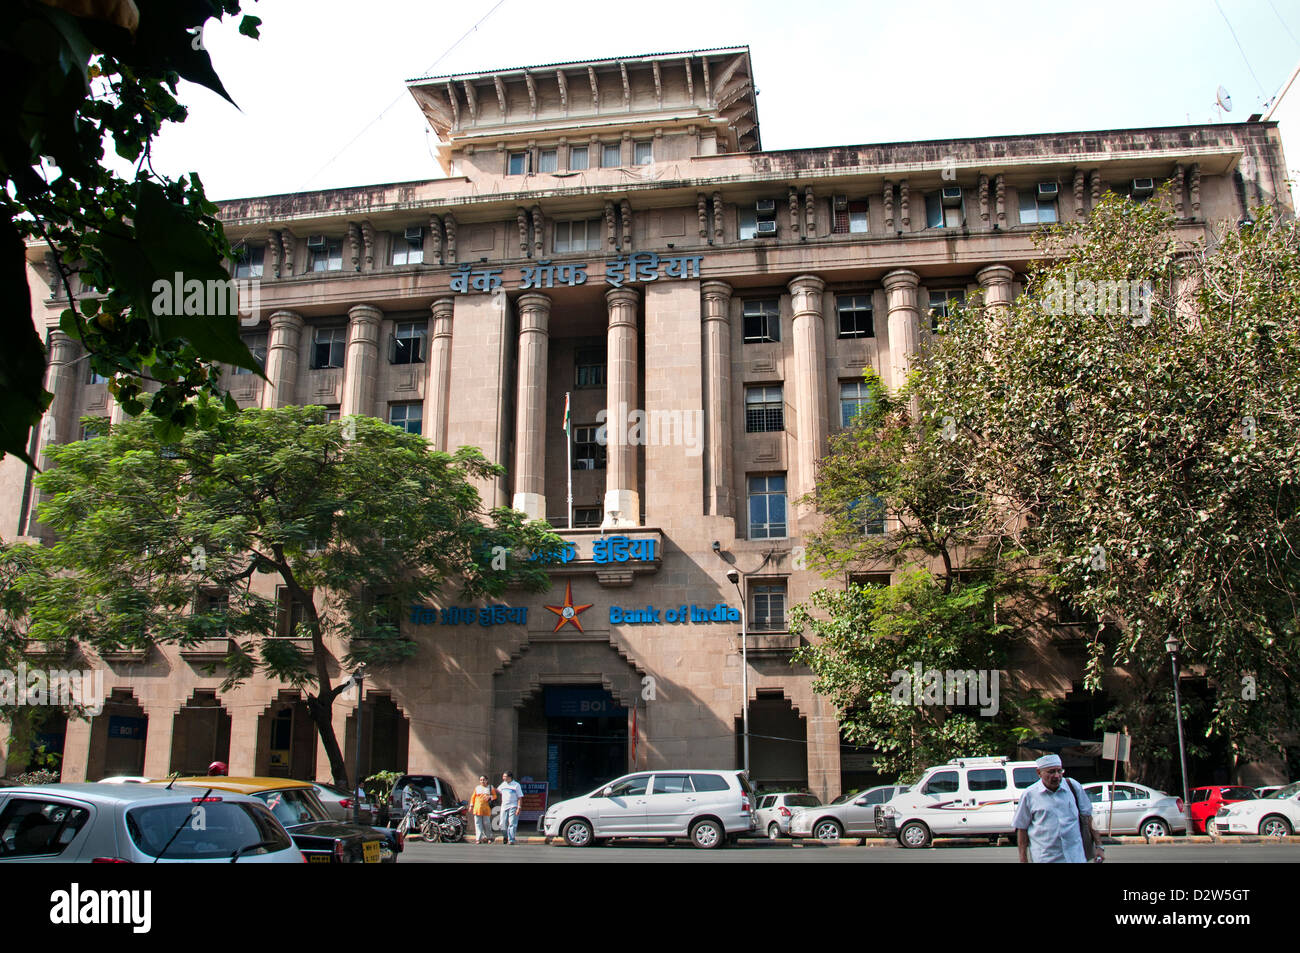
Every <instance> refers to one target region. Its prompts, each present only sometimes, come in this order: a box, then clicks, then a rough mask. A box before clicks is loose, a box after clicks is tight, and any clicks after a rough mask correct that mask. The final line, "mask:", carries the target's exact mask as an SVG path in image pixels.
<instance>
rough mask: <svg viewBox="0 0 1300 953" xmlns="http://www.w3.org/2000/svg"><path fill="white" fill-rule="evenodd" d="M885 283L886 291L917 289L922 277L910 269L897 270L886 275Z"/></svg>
mask: <svg viewBox="0 0 1300 953" xmlns="http://www.w3.org/2000/svg"><path fill="white" fill-rule="evenodd" d="M883 281H884V285H885V290H886V291H893V290H894V289H895V288H916V287H917V286H918V285H920V283H921V276H920V275H918V274H917V273H916V272H914V271H912V269H910V268H896V269H894V270H893V271H891V272H890V273H889V274H887V275H885V277H884V279H883Z"/></svg>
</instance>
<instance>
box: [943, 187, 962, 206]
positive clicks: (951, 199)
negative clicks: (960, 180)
mask: <svg viewBox="0 0 1300 953" xmlns="http://www.w3.org/2000/svg"><path fill="white" fill-rule="evenodd" d="M943 204H944V206H945V207H946V208H958V207H960V206H961V188H960V187H958V186H954V185H950V186H946V187H945V188H944V190H943Z"/></svg>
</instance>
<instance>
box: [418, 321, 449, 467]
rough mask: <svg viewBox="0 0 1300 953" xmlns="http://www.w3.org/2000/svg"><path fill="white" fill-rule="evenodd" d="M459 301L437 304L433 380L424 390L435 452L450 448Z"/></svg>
mask: <svg viewBox="0 0 1300 953" xmlns="http://www.w3.org/2000/svg"><path fill="white" fill-rule="evenodd" d="M455 307H456V302H455V300H454V299H452V298H439V299H438V300H437V301H435V302H434V303H433V336H432V338H431V339H430V342H429V379H428V382H427V383H426V385H425V389H424V395H425V397H424V404H425V417H426V418H427V420H428V430H427V434H426V435H427V436H428V438H429V440H430V441H431V442H432V443H433V449H435V450H446V449H447V406H448V404H449V402H450V400H451V316H452V313H453V312H454V311H455Z"/></svg>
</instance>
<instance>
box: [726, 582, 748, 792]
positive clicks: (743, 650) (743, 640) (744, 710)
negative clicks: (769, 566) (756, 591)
mask: <svg viewBox="0 0 1300 953" xmlns="http://www.w3.org/2000/svg"><path fill="white" fill-rule="evenodd" d="M727 579H728V580H729V581H730V582H731V584H732V585H733V586H735V587H736V592H737V593H739V595H740V691H741V693H742V697H743V700H742V702H741V709H740V712H741V715H740V717H741V726H742V727H741V738H742V745H743V748H742V750H743V751H744V757H743V759H742V763H741V768H742V769H743V770H744V772H745V775H746V776H748V775H749V613H748V606H747V605H746V603H745V590H744V588H743V586H742V585H741V583H742V581H743V580H744V577H743V576H742V575H741V574H740V571H739V570H736V569H729V570H727Z"/></svg>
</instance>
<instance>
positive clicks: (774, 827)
mask: <svg viewBox="0 0 1300 953" xmlns="http://www.w3.org/2000/svg"><path fill="white" fill-rule="evenodd" d="M780 838H781V825H780V824H778V823H777V822H776V821H773V822H772V823H771V824H768V825H767V839H768V840H780Z"/></svg>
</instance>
